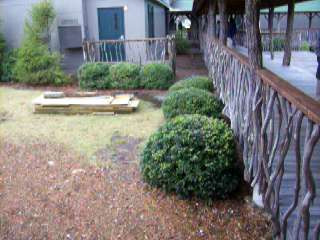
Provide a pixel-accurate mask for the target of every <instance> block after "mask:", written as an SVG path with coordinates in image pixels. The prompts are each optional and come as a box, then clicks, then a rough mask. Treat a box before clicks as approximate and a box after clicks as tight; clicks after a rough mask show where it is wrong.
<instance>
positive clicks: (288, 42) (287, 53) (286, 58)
mask: <svg viewBox="0 0 320 240" xmlns="http://www.w3.org/2000/svg"><path fill="white" fill-rule="evenodd" d="M294 2H295V0H289V3H288V19H287V30H286V39H285V44H284V55H283V61H282V65H283V66H289V65H290V62H291V48H292V34H293V20H294V5H295V3H294Z"/></svg>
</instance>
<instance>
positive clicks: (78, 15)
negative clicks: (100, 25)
mask: <svg viewBox="0 0 320 240" xmlns="http://www.w3.org/2000/svg"><path fill="white" fill-rule="evenodd" d="M39 1H40V0H0V21H1V31H2V32H3V33H4V36H5V38H6V41H7V44H8V46H9V47H11V48H17V47H19V46H20V44H21V41H22V40H23V33H24V25H25V19H26V18H27V17H28V15H29V11H30V9H31V7H32V4H35V3H37V2H39ZM52 2H53V5H54V8H55V10H56V14H57V17H56V20H55V22H54V25H53V27H52V36H51V37H52V42H51V47H52V48H53V49H54V50H59V49H60V46H59V38H58V26H59V25H62V24H64V25H66V24H76V25H80V26H81V27H82V36H83V37H84V22H83V21H84V20H83V14H82V8H83V6H82V0H72V1H62V0H52Z"/></svg>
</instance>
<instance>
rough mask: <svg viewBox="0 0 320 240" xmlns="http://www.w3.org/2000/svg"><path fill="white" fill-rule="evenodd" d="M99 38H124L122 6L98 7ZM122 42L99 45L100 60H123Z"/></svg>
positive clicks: (124, 57)
mask: <svg viewBox="0 0 320 240" xmlns="http://www.w3.org/2000/svg"><path fill="white" fill-rule="evenodd" d="M98 22H99V39H100V40H120V39H124V12H123V8H99V9H98ZM125 59H126V56H125V47H124V43H121V42H115V43H108V44H106V43H104V44H102V45H101V47H100V60H101V61H104V62H105V61H108V62H121V61H125Z"/></svg>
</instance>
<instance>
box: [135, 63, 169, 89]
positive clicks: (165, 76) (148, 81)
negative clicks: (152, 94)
mask: <svg viewBox="0 0 320 240" xmlns="http://www.w3.org/2000/svg"><path fill="white" fill-rule="evenodd" d="M173 78H174V76H173V71H172V69H171V68H170V67H169V66H168V65H166V64H159V63H152V64H147V65H145V66H144V67H143V68H142V70H141V87H143V88H146V89H168V88H169V87H170V86H171V84H172V82H173Z"/></svg>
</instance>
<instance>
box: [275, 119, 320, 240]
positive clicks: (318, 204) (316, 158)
mask: <svg viewBox="0 0 320 240" xmlns="http://www.w3.org/2000/svg"><path fill="white" fill-rule="evenodd" d="M306 124H307V123H306V120H305V121H304V122H303V128H304V130H303V131H302V134H301V149H303V145H304V138H305V129H306ZM293 148H294V144H292V145H291V147H290V149H289V152H288V155H287V157H286V160H285V169H284V176H283V180H282V184H281V190H280V199H279V201H280V216H283V215H284V213H285V212H286V210H287V209H288V208H289V207H290V205H291V204H292V202H293V199H294V189H295V184H296V156H295V151H294V149H293ZM311 168H312V172H313V177H314V180H315V188H316V198H315V199H314V202H313V204H312V205H311V208H310V210H311V211H310V230H311V232H312V229H314V227H315V225H316V224H318V223H319V222H320V142H318V144H317V145H316V147H315V149H314V154H313V157H312V160H311ZM302 174H303V173H302ZM301 179H303V178H301ZM302 194H305V186H304V183H302V184H301V191H300V199H301V198H302ZM299 202H300V201H299ZM297 209H299V206H298V208H297ZM297 211H298V210H295V211H294V212H293V214H292V216H291V217H290V218H289V219H288V237H289V236H290V235H291V233H292V232H293V231H294V225H295V219H296V215H297ZM300 227H301V226H300ZM310 235H311V234H310ZM310 235H309V238H310V239H311V236H310ZM288 239H291V238H288Z"/></svg>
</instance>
